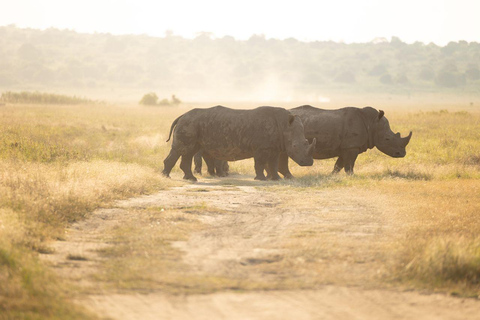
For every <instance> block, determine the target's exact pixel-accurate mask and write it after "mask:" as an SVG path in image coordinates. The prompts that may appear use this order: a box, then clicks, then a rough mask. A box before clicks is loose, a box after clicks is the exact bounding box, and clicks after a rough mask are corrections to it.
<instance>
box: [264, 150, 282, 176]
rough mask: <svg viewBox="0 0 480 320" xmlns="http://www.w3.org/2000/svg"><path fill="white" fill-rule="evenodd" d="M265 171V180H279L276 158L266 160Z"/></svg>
mask: <svg viewBox="0 0 480 320" xmlns="http://www.w3.org/2000/svg"><path fill="white" fill-rule="evenodd" d="M265 169H266V171H267V180H280V179H281V178H280V176H279V175H278V156H274V157H271V158H270V159H268V161H267V166H266V167H265Z"/></svg>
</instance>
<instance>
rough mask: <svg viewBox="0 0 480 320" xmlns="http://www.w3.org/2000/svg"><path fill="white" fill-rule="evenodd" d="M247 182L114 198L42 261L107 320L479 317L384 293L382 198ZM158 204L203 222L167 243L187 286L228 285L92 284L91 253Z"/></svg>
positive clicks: (442, 302)
mask: <svg viewBox="0 0 480 320" xmlns="http://www.w3.org/2000/svg"><path fill="white" fill-rule="evenodd" d="M250 179H251V177H235V178H232V179H227V180H225V179H224V180H221V179H205V178H204V179H202V180H201V182H198V183H195V184H185V185H183V186H180V187H175V188H171V189H169V190H166V191H161V192H159V193H157V194H154V195H150V196H144V197H139V198H134V199H129V200H125V201H120V202H118V203H117V204H116V205H115V207H114V208H108V209H100V210H97V211H95V212H94V213H93V214H92V216H91V218H89V219H88V220H86V221H83V222H80V223H77V224H75V225H74V226H72V228H71V229H70V230H69V233H68V234H67V236H66V239H65V241H59V242H56V243H55V244H54V245H53V247H54V249H55V253H54V254H49V255H45V256H44V258H45V259H46V260H47V261H48V263H50V265H51V266H52V268H53V269H54V270H55V271H56V272H57V273H59V274H60V275H61V276H62V277H64V278H65V279H66V280H67V281H70V282H71V283H73V284H74V285H75V286H78V287H82V288H90V289H87V290H80V291H79V292H80V293H78V294H77V295H76V298H75V299H76V300H77V301H78V303H80V304H83V305H85V306H86V307H87V308H88V309H90V310H92V311H93V312H95V313H97V314H98V315H99V316H102V317H105V318H111V319H480V301H478V300H473V299H460V298H455V297H451V296H447V295H443V294H421V293H418V292H407V291H402V290H400V289H396V288H394V287H392V286H391V285H390V286H389V285H386V284H385V281H384V280H385V277H386V275H387V274H388V270H387V269H388V266H389V263H390V260H391V258H392V257H391V250H390V249H391V248H392V247H394V246H395V244H396V241H397V240H398V238H399V237H401V236H402V226H401V224H400V223H399V222H398V219H396V216H395V215H396V213H395V211H394V210H393V209H392V208H390V207H389V206H390V203H389V199H386V198H385V197H382V196H380V195H376V196H372V195H370V194H368V193H367V192H366V191H364V190H361V189H358V188H337V189H330V188H328V189H311V190H310V189H307V190H305V189H296V188H288V187H286V186H282V185H272V184H271V183H261V182H257V181H252V180H250ZM160 206H161V207H162V208H165V209H166V210H173V209H175V210H180V211H188V212H189V214H194V215H195V216H196V217H197V219H198V220H199V221H200V222H201V223H202V225H203V227H202V228H201V229H200V230H198V231H195V232H193V233H191V234H190V236H189V237H188V240H185V241H172V242H170V244H169V245H171V246H173V247H174V248H176V249H178V250H180V251H181V252H182V256H181V259H182V263H183V264H184V265H185V269H184V271H182V272H184V273H185V277H188V276H190V275H196V276H200V277H219V278H222V279H230V280H232V281H234V282H235V283H237V285H236V286H230V287H229V288H226V289H222V290H212V291H213V293H205V294H191V293H188V294H187V293H185V294H169V293H166V292H163V291H162V290H155V289H153V290H149V291H148V292H144V291H141V290H136V289H130V290H122V291H119V290H110V289H107V288H105V287H102V288H103V289H98V288H99V287H98V286H96V285H93V283H94V282H95V281H96V280H95V279H96V278H95V277H93V275H95V274H96V273H99V272H108V270H107V271H105V270H102V269H101V268H102V265H103V263H104V262H105V261H104V260H105V259H106V258H105V257H104V256H102V255H101V254H99V251H98V249H102V248H108V247H110V246H112V243H111V241H109V239H111V238H110V234H111V233H112V230H114V229H115V228H116V227H118V226H121V225H125V224H131V223H134V222H135V221H136V220H138V219H146V218H145V216H142V215H135V214H133V212H135V210H138V209H139V208H141V209H145V208H152V207H160ZM197 207H198V208H200V209H195V208H197ZM192 208H194V209H192ZM202 208H203V210H202ZM162 210H163V209H162ZM91 288H97V289H95V290H92V289H91ZM99 290H100V291H99Z"/></svg>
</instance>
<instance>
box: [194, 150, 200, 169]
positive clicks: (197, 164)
mask: <svg viewBox="0 0 480 320" xmlns="http://www.w3.org/2000/svg"><path fill="white" fill-rule="evenodd" d="M193 163H194V164H195V169H194V170H193V171H194V172H195V173H198V174H202V152H201V151H199V152H197V153H195V155H194V156H193Z"/></svg>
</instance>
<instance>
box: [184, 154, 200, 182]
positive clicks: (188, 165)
mask: <svg viewBox="0 0 480 320" xmlns="http://www.w3.org/2000/svg"><path fill="white" fill-rule="evenodd" d="M196 152H197V150H195V152H189V153H187V154H184V155H182V161H181V162H180V169H182V171H183V173H184V176H183V179H185V180H192V181H197V178H195V176H194V175H193V173H192V160H193V155H194V154H195V153H196Z"/></svg>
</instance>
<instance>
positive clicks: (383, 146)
mask: <svg viewBox="0 0 480 320" xmlns="http://www.w3.org/2000/svg"><path fill="white" fill-rule="evenodd" d="M289 111H290V112H291V113H292V114H293V115H296V116H298V117H300V119H302V122H303V126H304V127H305V137H306V138H307V139H309V140H311V139H316V141H317V144H316V147H315V151H314V153H313V158H314V159H328V158H333V157H338V159H337V162H336V163H335V166H334V168H333V172H332V173H338V172H339V171H340V170H342V169H345V172H346V173H347V174H349V175H351V174H353V166H354V165H355V160H356V159H357V156H358V155H359V154H360V153H363V152H365V151H366V150H367V149H372V148H374V147H377V149H378V150H380V151H382V152H383V153H385V154H387V155H389V156H391V157H394V158H402V157H405V155H406V151H405V147H406V146H407V144H408V143H409V142H410V138H411V137H412V132H410V134H409V135H408V136H407V137H404V138H402V137H401V136H400V133H393V132H392V130H391V129H390V124H389V122H388V120H387V118H385V116H384V114H385V113H384V112H383V111H382V110H380V111H377V110H376V109H374V108H372V107H365V108H362V109H360V108H355V107H346V108H342V109H337V110H323V109H319V108H315V107H312V106H309V105H305V106H300V107H297V108H293V109H290V110H289ZM278 168H279V172H280V173H281V174H282V175H283V176H284V177H285V178H291V177H292V174H291V173H290V170H289V169H288V156H287V154H285V153H282V154H281V155H280V158H279V166H278Z"/></svg>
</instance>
